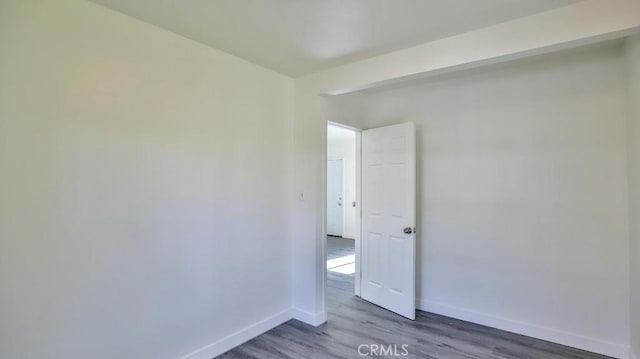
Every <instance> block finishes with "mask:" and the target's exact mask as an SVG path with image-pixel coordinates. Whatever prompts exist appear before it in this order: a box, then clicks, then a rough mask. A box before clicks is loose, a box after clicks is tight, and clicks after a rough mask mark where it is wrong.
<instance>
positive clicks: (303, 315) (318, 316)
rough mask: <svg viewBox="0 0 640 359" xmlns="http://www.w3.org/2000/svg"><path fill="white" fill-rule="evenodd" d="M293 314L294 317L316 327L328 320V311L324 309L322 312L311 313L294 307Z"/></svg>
mask: <svg viewBox="0 0 640 359" xmlns="http://www.w3.org/2000/svg"><path fill="white" fill-rule="evenodd" d="M291 314H292V317H293V319H296V320H299V321H301V322H303V323H306V324H309V325H312V326H314V327H317V326H319V325H320V324H322V323H324V322H326V321H327V312H324V311H323V312H320V313H310V312H307V311H305V310H302V309H298V308H293V309H291Z"/></svg>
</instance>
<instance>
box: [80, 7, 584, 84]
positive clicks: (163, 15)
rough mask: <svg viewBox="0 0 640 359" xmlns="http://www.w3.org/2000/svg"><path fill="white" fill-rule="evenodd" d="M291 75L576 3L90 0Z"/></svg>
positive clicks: (295, 75) (298, 74)
mask: <svg viewBox="0 0 640 359" xmlns="http://www.w3.org/2000/svg"><path fill="white" fill-rule="evenodd" d="M92 1H93V2H95V3H99V4H102V5H104V6H106V7H109V8H111V9H114V10H117V11H119V12H122V13H125V14H127V15H130V16H133V17H136V18H138V19H140V20H143V21H146V22H149V23H151V24H154V25H157V26H159V27H162V28H164V29H167V30H169V31H172V32H175V33H177V34H180V35H182V36H185V37H188V38H191V39H193V40H195V41H198V42H201V43H203V44H206V45H210V46H212V47H215V48H217V49H220V50H222V51H225V52H228V53H230V54H233V55H236V56H238V57H241V58H244V59H246V60H249V61H251V62H254V63H256V64H259V65H262V66H264V67H267V68H270V69H273V70H275V71H278V72H281V73H283V74H286V75H289V76H292V77H297V76H301V75H304V74H308V73H311V72H315V71H319V70H323V69H326V68H329V67H333V66H336V65H341V64H345V63H349V62H353V61H358V60H362V59H365V58H367V57H371V56H375V55H380V54H384V53H387V52H391V51H395V50H399V49H402V48H405V47H410V46H414V45H418V44H420V43H424V42H428V41H433V40H436V39H440V38H444V37H448V36H452V35H455V34H459V33H463V32H467V31H471V30H475V29H479V28H483V27H486V26H490V25H494V24H498V23H501V22H505V21H508V20H511V19H515V18H519V17H523V16H528V15H532V14H535V13H538V12H542V11H546V10H551V9H554V8H557V7H561V6H565V5H568V4H571V3H575V2H577V1H579V0H179V1H178V0H92Z"/></svg>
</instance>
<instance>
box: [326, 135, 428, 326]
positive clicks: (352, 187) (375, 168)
mask: <svg viewBox="0 0 640 359" xmlns="http://www.w3.org/2000/svg"><path fill="white" fill-rule="evenodd" d="M347 139H349V140H347ZM415 151H416V143H415V127H414V125H413V124H412V123H403V124H399V125H392V126H387V127H380V128H374V129H369V130H364V131H360V130H354V129H350V128H345V127H342V126H340V125H335V124H332V123H329V124H328V130H327V167H326V175H327V177H326V185H327V187H326V195H327V196H326V211H327V212H326V220H327V222H326V234H327V235H328V236H327V239H326V240H327V242H326V244H327V245H326V248H327V253H326V254H327V285H328V293H329V295H331V294H332V293H338V295H340V296H342V297H343V299H344V295H345V294H347V292H348V295H350V296H353V295H354V294H355V295H356V296H360V297H361V298H362V299H364V300H367V301H369V302H371V303H374V304H376V305H378V306H380V307H383V308H386V309H388V310H390V311H393V312H395V313H398V314H400V315H402V316H405V317H407V318H409V319H414V318H415V276H416V270H415V261H416V234H415V231H416V199H415V196H416V169H415V166H416V163H415V162H416V159H415V156H416V152H415ZM340 216H342V218H340ZM341 219H342V220H341ZM344 275H347V276H349V277H344ZM345 278H346V280H345ZM336 280H338V281H340V282H341V286H342V289H343V290H341V291H338V290H336V286H335V283H336ZM345 283H349V285H348V287H349V288H351V289H349V290H347V291H345V290H344V288H345V287H347V286H345V285H344V284H345ZM327 299H328V303H329V304H330V305H329V308H331V306H332V305H331V304H335V298H327Z"/></svg>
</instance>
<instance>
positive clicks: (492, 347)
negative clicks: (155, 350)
mask: <svg viewBox="0 0 640 359" xmlns="http://www.w3.org/2000/svg"><path fill="white" fill-rule="evenodd" d="M327 247H328V258H329V259H333V258H338V257H340V256H345V255H349V254H353V241H352V240H345V239H341V238H334V237H330V238H329V239H328V245H327ZM327 279H328V288H327V308H328V311H329V313H328V314H329V316H328V321H327V323H325V324H323V325H321V326H319V327H317V328H315V327H312V326H309V325H306V324H304V323H301V322H299V321H296V320H290V321H289V322H287V323H284V324H282V325H280V326H278V327H276V328H274V329H272V330H270V331H268V332H266V333H264V334H263V335H261V336H258V337H256V338H254V339H253V340H250V341H249V342H247V343H244V344H242V345H240V346H239V347H236V348H235V349H233V350H231V351H229V352H227V353H225V354H223V355H222V356H221V358H227V359H236V358H242V359H252V358H255V359H282V358H291V359H299V358H362V356H360V355H359V354H358V346H359V345H360V344H384V345H389V344H397V345H398V353H400V354H402V349H401V347H400V345H402V344H407V345H408V347H407V350H408V355H406V356H400V357H402V358H429V359H435V358H438V359H440V358H446V359H449V358H451V359H458V358H459V359H523V358H530V359H537V358H540V359H565V358H573V359H595V358H607V357H605V356H601V355H597V354H593V353H589V352H585V351H582V350H578V349H574V348H569V347H565V346H562V345H558V344H553V343H549V342H545V341H542V340H538V339H533V338H529V337H525V336H522V335H518V334H513V333H508V332H505V331H501V330H497V329H493V328H488V327H484V326H481V325H477V324H472V323H468V322H464V321H461V320H457V319H452V318H448V317H443V316H440V315H436V314H432V313H427V312H422V311H418V312H417V313H416V320H415V321H411V320H408V319H405V318H402V317H400V316H398V315H396V314H393V313H391V312H389V311H387V310H384V309H382V308H380V307H377V306H375V305H373V304H371V303H368V302H366V301H363V300H361V299H359V298H357V297H355V296H354V295H353V275H345V274H340V273H335V272H328V276H327ZM378 357H381V356H378Z"/></svg>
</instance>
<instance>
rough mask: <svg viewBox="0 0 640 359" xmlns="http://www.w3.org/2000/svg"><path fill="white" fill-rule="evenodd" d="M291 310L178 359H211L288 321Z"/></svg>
mask: <svg viewBox="0 0 640 359" xmlns="http://www.w3.org/2000/svg"><path fill="white" fill-rule="evenodd" d="M291 318H292V316H291V309H287V310H283V311H282V312H279V313H276V314H274V315H272V316H270V317H268V318H265V319H263V320H261V321H259V322H257V323H255V324H252V325H250V326H248V327H246V328H244V329H241V330H239V331H237V332H235V333H233V334H231V335H228V336H226V337H224V338H222V339H220V340H217V341H215V342H213V343H211V344H208V345H205V346H204V347H202V348H200V349H198V350H195V351H193V352H191V353H189V354H187V355H185V356H183V357H182V358H180V359H211V358H215V357H217V356H218V355H221V354H223V353H225V352H227V351H229V350H231V349H233V348H235V347H237V346H238V345H240V344H242V343H244V342H246V341H249V340H251V339H253V338H255V337H257V336H258V335H260V334H262V333H264V332H266V331H268V330H270V329H273V328H275V327H277V326H278V325H280V324H282V323H284V322H286V321H288V320H290V319H291Z"/></svg>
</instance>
